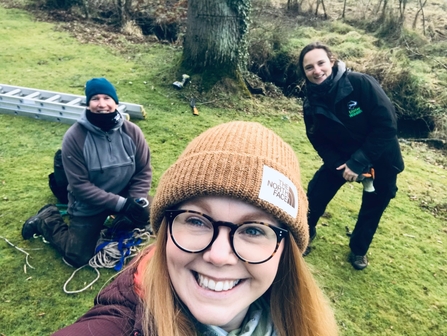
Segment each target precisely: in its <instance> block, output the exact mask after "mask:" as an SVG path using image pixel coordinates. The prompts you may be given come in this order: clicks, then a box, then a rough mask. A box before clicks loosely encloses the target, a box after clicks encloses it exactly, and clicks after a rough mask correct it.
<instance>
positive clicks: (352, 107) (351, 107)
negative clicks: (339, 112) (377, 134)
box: [348, 100, 363, 118]
mask: <svg viewBox="0 0 447 336" xmlns="http://www.w3.org/2000/svg"><path fill="white" fill-rule="evenodd" d="M348 112H349V118H352V117H355V116H356V115H359V114H360V113H362V112H363V111H362V109H361V108H360V107H358V106H357V102H356V101H353V100H351V101H350V102H349V103H348Z"/></svg>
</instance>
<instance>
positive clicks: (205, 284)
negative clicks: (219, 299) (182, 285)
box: [197, 274, 240, 292]
mask: <svg viewBox="0 0 447 336" xmlns="http://www.w3.org/2000/svg"><path fill="white" fill-rule="evenodd" d="M197 282H198V283H199V286H200V287H202V288H205V289H210V290H213V291H215V292H221V291H226V290H230V289H232V288H234V287H235V286H236V285H237V284H238V283H239V282H240V280H225V281H214V280H212V279H209V278H207V277H205V276H203V275H201V274H197Z"/></svg>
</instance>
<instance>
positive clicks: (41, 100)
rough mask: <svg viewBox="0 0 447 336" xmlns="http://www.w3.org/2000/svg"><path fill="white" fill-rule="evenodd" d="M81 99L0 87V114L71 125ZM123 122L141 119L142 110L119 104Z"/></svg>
mask: <svg viewBox="0 0 447 336" xmlns="http://www.w3.org/2000/svg"><path fill="white" fill-rule="evenodd" d="M85 108H86V104H85V96H79V95H73V94H68V93H60V92H52V91H44V90H38V89H31V88H26V87H20V86H12V85H6V84H0V113H4V114H11V115H17V116H26V117H31V118H35V119H40V120H48V121H56V122H61V123H65V124H74V123H75V122H76V121H77V120H78V119H79V118H80V116H81V114H82V112H83V111H84V110H85ZM117 110H118V111H120V112H121V113H122V114H123V115H124V116H125V117H126V118H127V119H131V118H136V119H145V117H146V112H145V111H144V108H143V106H141V105H138V104H132V103H124V102H120V104H119V105H118V107H117Z"/></svg>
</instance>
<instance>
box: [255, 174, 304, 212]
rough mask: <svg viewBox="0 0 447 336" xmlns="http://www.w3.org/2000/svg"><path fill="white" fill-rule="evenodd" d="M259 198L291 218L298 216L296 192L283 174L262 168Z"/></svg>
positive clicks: (294, 187)
mask: <svg viewBox="0 0 447 336" xmlns="http://www.w3.org/2000/svg"><path fill="white" fill-rule="evenodd" d="M259 198H260V199H262V200H264V201H267V202H270V203H272V204H273V205H276V206H277V207H279V208H281V209H282V210H283V211H285V212H287V213H288V214H289V215H290V216H292V217H293V218H296V216H297V214H298V190H297V188H296V186H295V185H294V184H293V183H292V181H290V180H289V179H288V178H287V177H286V176H285V175H284V174H282V173H280V172H279V171H277V170H275V169H273V168H270V167H267V166H264V169H263V172H262V183H261V190H259Z"/></svg>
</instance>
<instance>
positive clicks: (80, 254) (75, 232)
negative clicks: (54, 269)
mask: <svg viewBox="0 0 447 336" xmlns="http://www.w3.org/2000/svg"><path fill="white" fill-rule="evenodd" d="M108 215H109V213H107V212H102V213H100V214H97V215H94V216H86V217H79V216H70V224H69V225H67V224H66V223H65V221H64V219H63V218H62V216H61V215H60V213H59V210H58V209H57V207H56V206H54V205H52V206H49V207H47V208H45V209H44V210H42V212H40V213H39V214H38V216H39V217H40V218H41V219H42V221H40V224H39V227H38V229H39V231H40V233H41V234H42V236H43V237H44V238H45V239H46V240H47V241H49V242H50V243H51V244H52V245H53V246H54V247H56V248H57V250H58V251H59V252H60V253H61V254H62V255H63V256H64V258H65V260H67V261H68V262H69V263H70V264H71V265H73V266H76V267H79V266H82V265H85V264H87V263H88V262H89V260H90V259H91V258H92V257H93V256H94V254H95V248H96V243H97V241H98V239H99V235H100V232H101V230H102V229H103V228H104V221H105V220H106V218H107V216H108Z"/></svg>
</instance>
